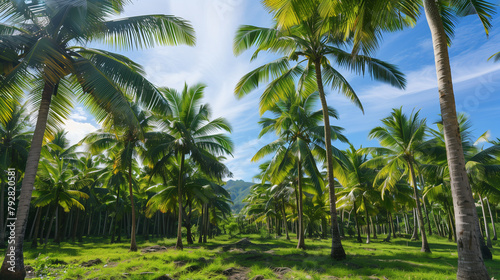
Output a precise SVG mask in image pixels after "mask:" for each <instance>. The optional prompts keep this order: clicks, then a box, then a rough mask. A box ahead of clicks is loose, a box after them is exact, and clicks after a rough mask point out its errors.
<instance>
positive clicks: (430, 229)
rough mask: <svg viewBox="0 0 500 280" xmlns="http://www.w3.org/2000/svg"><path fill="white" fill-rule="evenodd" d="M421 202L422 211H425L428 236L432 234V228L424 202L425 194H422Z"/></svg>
mask: <svg viewBox="0 0 500 280" xmlns="http://www.w3.org/2000/svg"><path fill="white" fill-rule="evenodd" d="M422 204H423V205H424V211H425V219H426V220H427V225H428V227H429V228H428V230H429V236H431V235H432V228H431V220H430V219H429V211H427V205H426V203H425V196H422Z"/></svg>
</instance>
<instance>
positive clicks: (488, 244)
mask: <svg viewBox="0 0 500 280" xmlns="http://www.w3.org/2000/svg"><path fill="white" fill-rule="evenodd" d="M478 196H479V200H480V201H481V210H482V211H483V221H484V233H485V235H486V246H488V248H493V244H491V237H490V229H489V227H488V220H486V210H485V208H484V199H483V198H482V197H481V195H480V194H478Z"/></svg>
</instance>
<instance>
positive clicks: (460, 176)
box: [423, 0, 490, 279]
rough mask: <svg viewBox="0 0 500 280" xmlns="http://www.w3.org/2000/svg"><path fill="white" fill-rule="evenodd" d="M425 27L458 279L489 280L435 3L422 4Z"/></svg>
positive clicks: (445, 47)
mask: <svg viewBox="0 0 500 280" xmlns="http://www.w3.org/2000/svg"><path fill="white" fill-rule="evenodd" d="M423 2H424V10H425V15H426V18H427V23H428V24H429V28H430V30H431V34H432V42H433V46H434V58H435V62H436V73H437V79H438V90H439V103H440V106H441V116H442V119H443V129H444V135H445V143H446V155H447V158H448V168H449V173H450V179H451V192H452V197H453V206H454V209H455V217H456V229H457V230H456V233H457V250H458V269H457V279H490V277H489V275H488V271H487V270H486V267H485V266H484V261H483V258H482V256H481V251H480V247H479V232H478V231H477V229H476V228H477V227H478V223H479V220H478V216H477V212H476V208H475V205H474V199H473V197H472V190H471V188H470V185H469V181H468V178H467V173H466V170H465V159H464V152H463V149H462V141H461V139H460V130H459V126H458V120H457V112H456V108H455V96H454V93H453V82H452V78H451V67H450V59H449V55H448V44H447V41H446V33H445V30H444V27H443V22H442V20H441V15H440V11H439V9H438V5H437V3H436V1H435V0H424V1H423Z"/></svg>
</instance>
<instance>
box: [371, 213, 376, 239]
mask: <svg viewBox="0 0 500 280" xmlns="http://www.w3.org/2000/svg"><path fill="white" fill-rule="evenodd" d="M370 223H371V225H372V230H373V239H377V228H376V226H375V224H374V223H373V219H372V217H370Z"/></svg>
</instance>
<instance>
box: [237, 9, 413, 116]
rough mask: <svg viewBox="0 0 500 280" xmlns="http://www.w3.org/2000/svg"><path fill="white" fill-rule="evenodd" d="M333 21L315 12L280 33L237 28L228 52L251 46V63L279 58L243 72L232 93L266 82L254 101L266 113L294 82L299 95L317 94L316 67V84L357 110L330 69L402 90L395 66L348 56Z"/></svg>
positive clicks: (350, 94) (344, 84)
mask: <svg viewBox="0 0 500 280" xmlns="http://www.w3.org/2000/svg"><path fill="white" fill-rule="evenodd" d="M333 26H334V23H332V21H330V20H325V19H323V18H321V17H320V16H319V15H318V14H315V15H314V16H312V17H311V18H308V19H307V20H304V21H301V22H300V23H299V24H297V25H295V26H293V27H290V28H287V29H282V28H279V27H276V26H274V27H272V28H263V27H255V26H242V27H240V28H239V29H238V31H237V33H236V37H235V39H234V46H233V49H234V53H235V54H237V55H238V54H241V53H242V52H243V51H245V50H247V49H250V48H251V47H256V48H257V50H256V51H255V52H254V55H253V57H252V59H255V58H257V56H258V54H259V53H260V52H261V51H267V52H270V53H275V54H277V55H280V56H281V58H278V59H277V60H275V61H273V62H270V63H267V64H265V65H262V66H260V67H258V68H256V69H255V70H253V71H251V72H249V73H248V74H246V75H245V76H244V77H243V78H241V80H240V81H239V82H238V84H237V86H236V88H235V94H236V95H237V96H238V97H242V96H244V95H246V94H248V93H250V92H251V91H253V90H254V89H256V88H257V87H258V86H259V85H260V84H262V83H267V82H269V80H271V82H269V84H268V86H267V87H266V88H265V90H264V92H263V94H262V95H261V100H260V113H261V114H262V113H264V112H265V111H267V110H269V109H270V107H271V106H272V105H273V104H274V103H275V102H278V101H279V99H280V98H281V97H282V94H283V93H285V92H288V91H290V90H292V88H293V85H294V84H295V82H298V89H299V91H300V92H303V93H305V94H308V93H310V92H313V91H315V90H317V88H318V85H317V77H316V69H315V67H314V65H320V66H321V67H322V71H321V72H322V73H321V76H322V80H323V81H324V83H325V85H328V86H329V87H331V88H332V90H337V91H340V93H341V94H343V95H344V96H346V97H347V98H348V99H349V100H351V101H352V102H353V103H354V104H355V105H356V106H358V107H359V108H360V109H361V110H363V107H362V105H361V101H360V100H359V98H358V96H357V95H356V93H355V91H354V89H353V88H352V86H351V85H350V84H349V82H348V81H347V80H346V79H345V77H343V76H342V74H341V73H340V72H339V71H338V70H337V69H336V68H335V67H334V66H333V65H335V66H337V67H340V68H344V69H347V70H350V71H353V72H355V73H356V74H361V75H364V74H365V73H368V74H369V75H370V76H371V77H372V78H374V79H376V80H380V81H384V82H388V83H390V84H391V85H393V86H396V87H398V88H404V87H405V83H406V80H405V78H404V77H403V74H402V73H401V72H400V71H399V70H398V69H397V68H396V66H394V65H392V64H390V63H387V62H384V61H381V60H378V59H375V58H372V57H369V56H365V55H355V56H353V55H351V54H350V53H349V52H347V51H346V50H345V46H346V45H348V42H349V41H346V40H344V38H343V37H342V36H340V35H339V34H334V33H332V31H331V28H332V27H333Z"/></svg>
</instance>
